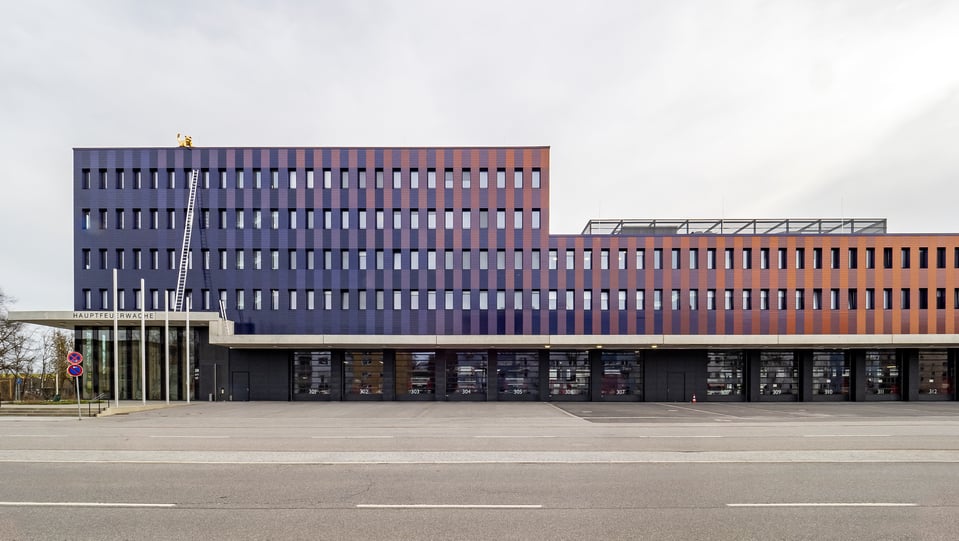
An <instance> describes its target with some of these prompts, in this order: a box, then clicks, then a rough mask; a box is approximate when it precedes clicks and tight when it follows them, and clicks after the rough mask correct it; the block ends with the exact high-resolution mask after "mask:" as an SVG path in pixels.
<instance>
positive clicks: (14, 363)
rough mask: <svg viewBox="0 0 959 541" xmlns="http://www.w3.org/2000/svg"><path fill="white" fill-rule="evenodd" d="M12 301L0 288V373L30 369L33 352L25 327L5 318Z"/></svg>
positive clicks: (33, 356)
mask: <svg viewBox="0 0 959 541" xmlns="http://www.w3.org/2000/svg"><path fill="white" fill-rule="evenodd" d="M13 302H14V299H12V298H11V297H9V296H7V295H6V294H5V293H4V292H3V290H2V289H0V373H7V374H23V373H27V372H29V371H30V370H31V368H32V365H33V360H34V358H35V352H34V348H33V344H32V343H31V341H30V334H29V333H28V332H27V329H26V327H25V326H24V325H23V324H22V323H20V322H19V321H10V320H9V319H8V318H7V310H8V308H7V307H8V306H9V305H10V304H13Z"/></svg>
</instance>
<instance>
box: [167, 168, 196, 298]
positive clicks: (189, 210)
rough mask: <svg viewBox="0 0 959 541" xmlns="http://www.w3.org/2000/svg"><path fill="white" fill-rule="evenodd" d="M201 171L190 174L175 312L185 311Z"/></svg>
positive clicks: (178, 269) (177, 277) (177, 278)
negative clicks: (191, 243)
mask: <svg viewBox="0 0 959 541" xmlns="http://www.w3.org/2000/svg"><path fill="white" fill-rule="evenodd" d="M199 181H200V170H199V169H194V170H193V171H192V172H191V173H190V195H189V196H188V199H187V202H186V218H185V219H184V220H183V244H182V246H180V266H179V267H178V268H177V276H176V295H175V296H174V302H173V311H174V312H179V311H181V310H182V309H183V297H184V293H186V275H187V271H188V270H189V268H190V238H191V237H192V234H193V214H194V210H195V208H196V190H197V186H198V185H199V184H200V182H199Z"/></svg>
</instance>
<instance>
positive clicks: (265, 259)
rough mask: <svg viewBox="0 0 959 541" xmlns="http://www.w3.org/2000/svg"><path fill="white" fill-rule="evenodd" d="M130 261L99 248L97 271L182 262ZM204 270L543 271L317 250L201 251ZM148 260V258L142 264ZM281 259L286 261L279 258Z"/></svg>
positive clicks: (85, 253)
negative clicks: (457, 264)
mask: <svg viewBox="0 0 959 541" xmlns="http://www.w3.org/2000/svg"><path fill="white" fill-rule="evenodd" d="M130 252H131V259H130V261H127V251H126V250H124V249H116V250H113V252H112V254H113V258H112V264H111V258H110V255H111V251H110V250H107V249H100V250H99V251H98V252H97V266H98V268H99V269H100V270H108V269H112V268H116V269H119V270H124V269H127V268H130V269H134V270H143V269H151V270H161V269H163V270H176V269H177V264H178V262H179V259H178V258H177V251H176V250H174V249H166V250H163V251H161V250H160V249H157V248H149V249H146V250H143V249H140V248H133V249H132V250H130ZM199 253H200V260H201V264H202V268H203V269H204V270H210V269H219V270H248V269H249V270H262V269H269V270H281V269H283V270H297V269H306V270H316V269H323V270H351V269H355V270H374V269H375V270H438V269H443V270H457V267H456V262H457V261H459V264H460V266H459V267H458V269H460V270H471V269H473V268H476V269H479V270H489V269H496V270H522V269H524V268H529V269H533V270H538V269H540V264H541V255H540V250H530V251H529V252H524V251H523V250H513V251H511V252H509V254H507V251H506V250H457V251H454V250H433V249H428V250H418V249H414V250H379V249H376V250H326V249H324V250H314V249H304V250H296V249H288V250H282V251H281V250H278V249H269V250H262V249H258V248H256V249H252V250H245V249H239V250H207V249H201V250H200V252H199ZM193 254H194V252H193V250H190V254H189V257H188V265H189V266H188V268H189V269H191V270H192V269H193V268H194V263H193ZM93 255H94V254H93V251H92V250H90V249H87V248H84V249H83V250H82V251H81V262H80V264H81V268H82V269H83V270H92V269H93ZM144 257H146V258H147V259H146V260H144ZM281 258H282V259H281Z"/></svg>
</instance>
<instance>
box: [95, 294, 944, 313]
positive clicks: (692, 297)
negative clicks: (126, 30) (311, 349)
mask: <svg viewBox="0 0 959 541" xmlns="http://www.w3.org/2000/svg"><path fill="white" fill-rule="evenodd" d="M264 291H266V292H267V294H269V302H270V304H269V308H270V309H271V310H279V309H281V308H280V297H279V295H280V290H279V289H270V290H261V289H253V290H251V292H252V299H251V300H252V304H251V305H250V306H247V304H246V290H243V289H237V290H234V295H235V296H234V303H235V304H234V305H232V306H233V307H235V308H236V309H237V310H245V309H248V308H249V309H253V310H261V309H264V308H263V295H264ZM860 291H862V293H863V295H864V298H863V303H862V306H860V303H859V293H860ZM172 292H173V290H166V292H165V294H166V295H170V296H171V297H170V298H172ZM704 292H705V297H701V295H700V290H698V289H689V290H686V291H685V295H683V291H682V290H679V289H673V290H670V291H664V290H662V289H654V290H652V298H651V304H650V306H647V298H646V290H645V289H637V290H626V289H620V290H612V291H611V290H608V289H603V290H600V291H599V292H598V296H594V291H593V290H591V289H586V290H572V289H568V290H557V289H550V290H546V291H542V292H541V291H539V290H532V291H515V290H509V291H507V290H503V289H499V290H492V291H491V290H486V289H481V290H478V291H472V290H462V291H459V292H457V291H453V290H441V291H436V290H433V289H429V290H425V291H420V290H416V289H414V290H389V291H387V290H382V289H377V290H370V291H367V290H363V289H361V290H346V289H344V290H335V293H336V299H337V300H336V302H337V304H336V305H335V307H334V290H331V289H323V290H313V289H306V290H303V291H302V293H303V294H304V297H305V299H304V300H305V303H304V304H303V305H302V306H299V307H300V308H305V309H307V310H313V309H314V308H317V307H320V308H322V309H325V310H332V309H334V308H335V309H339V310H350V309H353V308H356V309H359V310H366V309H377V310H386V309H389V310H403V309H411V310H418V309H421V308H425V309H428V310H435V309H444V310H473V309H479V310H487V309H496V310H523V309H526V308H529V309H532V310H541V309H543V308H545V309H547V310H566V311H569V310H584V311H588V310H602V311H608V310H619V311H624V310H636V311H645V310H647V309H652V310H653V311H657V312H658V311H664V310H667V309H668V310H671V311H679V310H682V309H684V307H685V309H688V310H692V311H695V310H701V309H705V310H710V311H712V310H719V309H720V307H721V308H722V309H723V310H737V309H738V310H754V309H759V310H774V309H775V310H789V309H790V304H791V303H793V302H794V304H792V308H794V309H795V310H806V309H812V310H825V309H828V310H858V309H860V308H864V309H866V310H874V309H877V308H879V306H877V305H876V302H877V300H879V301H881V308H882V309H883V310H891V309H893V302H894V298H895V297H896V295H894V290H893V289H892V288H885V289H881V290H879V291H878V293H879V294H880V295H881V297H880V298H879V299H877V297H876V294H877V290H875V289H872V288H866V289H864V290H857V289H846V290H840V289H829V290H825V291H824V290H822V289H808V290H807V289H795V290H793V291H792V295H790V294H789V291H788V290H786V289H778V290H769V289H759V290H752V289H743V290H739V291H736V290H733V289H726V290H721V291H718V290H716V289H707V290H705V291H704ZM754 292H757V293H758V298H757V297H754ZM368 293H369V294H370V295H372V304H369V305H368V304H367V295H368ZM543 293H545V304H544V303H543V302H542V300H543V299H542V294H543ZM92 294H93V292H92V290H90V289H84V290H83V302H84V309H87V310H90V309H94V307H93V297H92ZM299 294H300V293H298V290H296V289H289V290H286V297H285V298H286V304H284V305H283V309H289V310H296V309H298V303H297V298H298V295H299ZM317 294H319V295H320V300H321V304H320V305H319V306H318V305H317V304H316V302H315V301H316V296H317ZM665 294H669V297H668V298H666V297H665V296H664V295H665ZM192 295H193V293H192V291H189V290H188V291H187V296H188V297H192ZM351 295H354V296H355V297H352V298H355V299H356V304H355V305H352V304H351V302H350V299H351ZM720 295H722V296H721V297H720ZM99 296H100V298H99V301H100V303H99V306H98V307H97V308H98V309H101V310H109V309H111V307H110V303H109V290H107V289H101V290H99ZM133 299H134V301H133V306H130V307H127V306H126V295H125V293H124V290H119V291H118V293H117V302H118V305H117V308H118V309H120V310H125V309H128V308H132V309H140V291H139V290H138V289H136V290H133ZM218 300H219V301H220V302H222V303H223V304H224V306H230V304H229V302H228V301H229V299H228V297H227V290H225V289H221V290H219V291H218ZM200 301H201V302H200V305H199V308H201V309H202V310H210V309H212V308H211V305H210V290H208V289H204V290H201V292H200ZM507 301H509V303H508V302H507ZM561 301H562V302H561ZM437 302H440V304H437ZM930 302H932V303H933V307H934V308H935V309H937V310H944V309H946V290H945V288H937V289H935V291H934V292H933V296H932V297H930V292H929V290H928V289H927V288H918V289H915V290H912V289H908V288H902V289H900V290H899V291H898V306H897V307H898V308H900V309H903V310H908V309H911V308H912V307H913V303H915V307H916V308H918V309H920V310H926V309H929V308H930ZM754 303H755V305H754ZM148 308H149V309H151V310H159V309H161V308H162V306H161V304H160V290H157V289H152V290H150V302H149V303H148ZM953 308H954V309H959V288H955V289H954V290H953Z"/></svg>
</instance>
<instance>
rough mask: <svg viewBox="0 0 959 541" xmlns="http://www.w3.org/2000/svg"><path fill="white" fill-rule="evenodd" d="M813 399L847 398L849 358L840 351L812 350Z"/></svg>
mask: <svg viewBox="0 0 959 541" xmlns="http://www.w3.org/2000/svg"><path fill="white" fill-rule="evenodd" d="M812 394H813V399H814V400H815V399H816V398H822V397H840V398H841V399H848V398H849V360H848V359H847V358H846V354H845V352H842V351H814V352H813V354H812Z"/></svg>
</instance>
